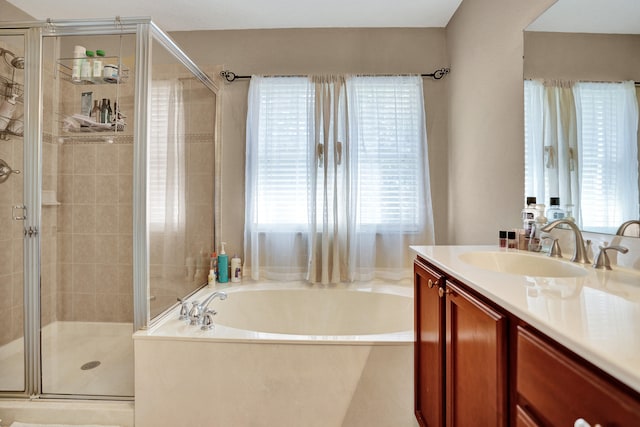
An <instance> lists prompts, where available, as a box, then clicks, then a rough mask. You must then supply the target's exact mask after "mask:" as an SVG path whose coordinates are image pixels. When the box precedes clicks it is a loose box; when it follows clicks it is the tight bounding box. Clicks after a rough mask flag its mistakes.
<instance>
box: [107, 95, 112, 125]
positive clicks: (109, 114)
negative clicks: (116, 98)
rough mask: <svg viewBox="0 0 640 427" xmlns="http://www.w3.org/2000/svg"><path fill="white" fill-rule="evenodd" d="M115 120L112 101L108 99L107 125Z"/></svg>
mask: <svg viewBox="0 0 640 427" xmlns="http://www.w3.org/2000/svg"><path fill="white" fill-rule="evenodd" d="M112 118H113V110H112V109H111V100H110V99H107V121H106V122H105V123H111V120H112Z"/></svg>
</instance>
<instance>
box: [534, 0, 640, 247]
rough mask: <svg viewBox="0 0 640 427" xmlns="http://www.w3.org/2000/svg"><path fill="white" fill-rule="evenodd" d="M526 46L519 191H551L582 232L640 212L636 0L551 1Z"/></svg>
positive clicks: (607, 229) (543, 197) (633, 231)
mask: <svg viewBox="0 0 640 427" xmlns="http://www.w3.org/2000/svg"><path fill="white" fill-rule="evenodd" d="M578 11H579V13H578ZM524 51H525V55H524V57H525V59H524V79H525V106H524V111H525V193H526V194H525V196H536V197H537V199H538V203H545V204H546V205H547V206H548V205H549V201H550V198H551V197H554V198H555V197H559V198H560V204H561V207H562V208H563V209H569V210H570V211H571V212H569V214H572V216H574V217H575V218H576V221H577V223H578V225H579V226H580V227H581V228H582V229H583V230H585V231H592V232H602V233H616V231H617V230H619V227H620V226H621V224H622V223H624V222H626V221H629V220H638V219H639V218H640V190H639V187H640V185H639V180H640V178H639V169H638V164H639V161H638V152H639V150H638V140H639V138H638V115H639V113H638V98H639V95H640V87H639V85H638V83H637V82H638V81H640V55H639V53H640V2H638V1H637V0H615V1H612V2H606V4H604V2H600V1H595V0H559V1H558V2H557V3H555V4H554V5H553V6H551V7H550V8H549V9H548V10H547V11H546V12H545V13H543V14H542V15H541V16H540V17H539V18H538V19H537V20H536V21H534V22H533V23H532V24H531V25H530V26H529V27H528V28H527V29H526V30H525V33H524ZM568 205H573V207H571V206H568ZM639 230H640V227H638V225H637V223H634V224H631V225H630V226H629V227H627V228H626V230H625V231H624V234H625V235H632V236H639Z"/></svg>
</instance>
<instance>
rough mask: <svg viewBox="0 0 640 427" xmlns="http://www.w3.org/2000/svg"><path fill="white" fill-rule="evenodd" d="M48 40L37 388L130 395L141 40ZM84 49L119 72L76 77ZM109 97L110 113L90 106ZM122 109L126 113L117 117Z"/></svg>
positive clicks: (62, 392) (128, 37)
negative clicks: (80, 49) (138, 42)
mask: <svg viewBox="0 0 640 427" xmlns="http://www.w3.org/2000/svg"><path fill="white" fill-rule="evenodd" d="M54 34H55V32H54ZM42 43H43V48H42V76H41V79H42V85H41V87H42V102H43V126H42V138H41V140H42V162H41V170H42V201H41V228H40V244H41V248H40V271H41V276H40V277H41V279H40V325H41V327H40V342H41V361H42V365H41V366H42V367H41V370H42V372H41V381H42V382H41V392H42V394H44V395H45V396H47V395H52V396H54V395H55V396H59V395H68V396H105V397H106V396H108V397H109V398H114V397H118V396H119V397H130V396H133V340H132V338H131V334H132V333H133V255H132V247H133V237H132V234H133V225H132V216H133V215H132V210H133V128H134V120H135V118H134V115H135V111H134V108H133V101H134V91H133V87H134V76H133V73H134V68H135V63H134V58H135V44H136V37H135V35H134V34H126V33H124V34H109V33H105V34H83V33H82V32H80V33H79V34H77V35H76V34H73V33H71V34H69V35H63V36H57V35H52V36H49V35H45V37H43V42H42ZM78 46H82V47H83V48H85V49H86V50H87V51H89V50H91V51H94V52H95V51H97V50H100V51H101V53H104V56H102V57H101V58H100V60H101V61H102V62H103V64H104V65H109V66H111V67H113V66H115V67H117V69H118V70H119V78H118V79H114V78H112V77H109V78H106V79H105V78H104V75H103V73H96V75H91V76H88V77H87V76H84V75H81V78H80V79H78V80H77V81H76V78H75V77H74V75H73V67H74V63H75V61H76V60H75V59H73V56H74V51H75V50H76V49H77V47H78ZM83 61H84V59H83ZM96 61H97V59H96ZM90 68H91V69H93V67H90ZM91 74H93V71H91ZM105 100H106V101H108V105H109V109H110V111H111V116H112V119H111V120H110V119H109V117H106V118H104V120H103V118H102V117H100V114H99V111H98V110H99V108H98V109H96V108H94V107H96V106H98V107H99V106H101V104H103V103H105ZM117 111H119V112H120V114H121V115H122V116H123V117H125V118H124V119H122V120H121V121H120V122H118V123H117V124H114V123H113V117H115V115H116V114H117Z"/></svg>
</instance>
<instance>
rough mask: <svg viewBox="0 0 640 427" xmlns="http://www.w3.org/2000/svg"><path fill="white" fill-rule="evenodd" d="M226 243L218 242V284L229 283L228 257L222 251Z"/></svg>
mask: <svg viewBox="0 0 640 427" xmlns="http://www.w3.org/2000/svg"><path fill="white" fill-rule="evenodd" d="M226 244H227V243H226V242H220V253H219V254H218V282H220V283H227V282H228V281H229V256H228V255H227V253H226V252H225V251H224V245H226Z"/></svg>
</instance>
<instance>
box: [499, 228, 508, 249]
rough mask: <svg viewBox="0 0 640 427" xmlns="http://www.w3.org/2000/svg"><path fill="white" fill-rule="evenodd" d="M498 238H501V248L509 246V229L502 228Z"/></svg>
mask: <svg viewBox="0 0 640 427" xmlns="http://www.w3.org/2000/svg"><path fill="white" fill-rule="evenodd" d="M498 238H499V240H498V241H499V242H500V247H501V248H506V247H507V231H506V230H500V231H499V232H498Z"/></svg>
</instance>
